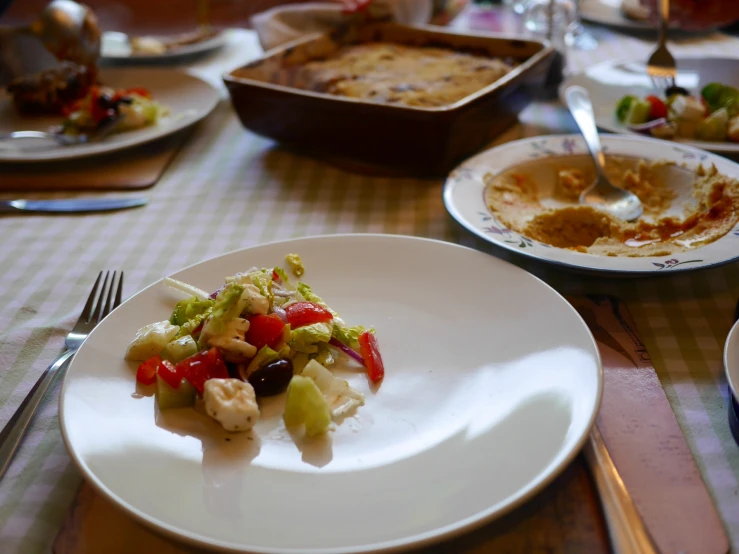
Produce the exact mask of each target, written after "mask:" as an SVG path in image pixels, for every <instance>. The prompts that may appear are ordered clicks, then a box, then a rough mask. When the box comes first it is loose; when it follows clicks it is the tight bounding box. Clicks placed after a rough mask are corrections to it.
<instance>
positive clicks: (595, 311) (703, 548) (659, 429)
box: [569, 296, 729, 554]
mask: <svg viewBox="0 0 739 554" xmlns="http://www.w3.org/2000/svg"><path fill="white" fill-rule="evenodd" d="M569 301H570V303H571V304H572V305H573V306H574V307H575V308H576V309H577V311H578V312H579V313H580V315H581V316H582V317H583V319H584V320H585V322H586V323H587V324H588V327H589V328H590V330H591V331H592V333H593V336H594V337H595V339H596V341H597V342H598V347H599V350H600V353H601V358H602V362H603V400H602V403H601V408H600V413H599V416H598V421H597V426H598V429H599V431H600V433H601V434H602V436H603V441H604V442H605V444H606V446H607V448H608V451H609V453H610V455H611V458H612V460H613V463H614V464H615V466H616V470H617V471H618V473H619V475H620V476H621V478H622V480H623V484H624V486H625V488H626V490H627V491H628V492H629V494H630V496H631V498H632V500H633V503H634V505H635V507H636V509H637V511H638V512H639V514H640V515H641V518H642V521H643V522H644V525H645V526H646V528H647V530H648V532H649V535H650V536H651V537H652V538H653V539H654V542H655V544H656V546H657V549H658V550H659V552H661V553H662V554H724V553H725V552H728V551H729V541H728V538H727V535H726V531H725V529H724V527H723V524H722V522H721V519H720V517H719V514H718V511H717V509H716V506H715V505H714V503H713V500H712V499H711V496H710V494H709V492H708V489H707V488H706V485H705V483H704V482H703V478H702V477H701V474H700V471H699V470H698V466H697V465H696V463H695V459H694V458H693V453H692V452H691V450H690V447H689V446H688V444H687V442H686V440H685V437H684V435H683V432H682V429H681V428H680V425H679V424H678V422H677V418H676V417H675V414H674V412H673V411H672V407H671V406H670V403H669V401H668V400H667V395H666V394H665V391H664V389H663V388H662V384H661V383H660V381H659V378H658V377H657V374H656V372H655V370H654V366H653V365H652V362H651V359H650V357H649V352H648V351H647V348H646V346H645V345H644V343H643V342H642V340H641V338H640V337H639V334H638V331H637V328H636V325H635V323H634V321H633V319H632V317H631V315H630V313H629V311H628V309H627V307H626V305H625V304H624V303H623V302H621V301H620V300H618V299H617V298H613V297H610V296H591V297H586V298H569Z"/></svg>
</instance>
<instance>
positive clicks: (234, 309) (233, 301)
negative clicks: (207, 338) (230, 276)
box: [207, 283, 244, 335]
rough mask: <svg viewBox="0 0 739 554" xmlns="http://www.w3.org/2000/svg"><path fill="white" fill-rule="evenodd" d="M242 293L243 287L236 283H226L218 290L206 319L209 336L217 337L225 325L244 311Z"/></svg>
mask: <svg viewBox="0 0 739 554" xmlns="http://www.w3.org/2000/svg"><path fill="white" fill-rule="evenodd" d="M243 293H244V286H243V285H239V284H238V283H228V284H227V285H226V286H225V287H223V288H222V289H221V290H220V292H219V293H218V296H216V299H215V303H214V304H213V308H212V311H211V314H210V318H209V319H208V323H207V326H208V333H209V334H212V335H217V334H218V333H220V332H222V331H223V329H224V328H225V326H226V323H228V322H229V321H231V320H232V319H233V318H235V317H238V316H239V315H240V314H241V312H242V310H243V309H244V301H243V300H242V298H241V295H242V294H243Z"/></svg>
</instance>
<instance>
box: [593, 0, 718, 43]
mask: <svg viewBox="0 0 739 554" xmlns="http://www.w3.org/2000/svg"><path fill="white" fill-rule="evenodd" d="M595 2H597V3H598V4H600V5H601V6H603V7H604V8H605V9H607V10H608V11H609V12H610V13H612V14H614V18H613V19H606V18H605V17H598V15H597V14H596V15H595V16H594V15H593V12H592V11H589V10H588V9H587V8H586V7H585V6H587V5H588V4H592V3H595ZM581 17H582V19H583V20H584V21H587V22H589V23H595V24H597V25H602V26H604V27H611V28H615V29H628V30H630V31H632V32H634V33H639V34H645V33H647V32H654V33H656V32H657V27H656V26H654V25H652V24H650V23H649V22H648V21H638V20H634V19H629V18H628V17H626V16H625V15H623V14H622V13H621V10H619V9H618V8H614V7H613V6H610V5H608V4H606V3H605V2H603V1H602V0H589V1H588V2H583V7H582V8H581ZM716 30H717V27H710V28H709V29H704V30H686V29H683V28H681V27H680V25H676V24H675V23H673V24H672V25H670V31H671V32H675V33H680V34H681V35H685V36H692V35H705V34H708V33H712V32H715V31H716Z"/></svg>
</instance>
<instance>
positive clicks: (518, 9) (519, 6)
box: [503, 0, 526, 15]
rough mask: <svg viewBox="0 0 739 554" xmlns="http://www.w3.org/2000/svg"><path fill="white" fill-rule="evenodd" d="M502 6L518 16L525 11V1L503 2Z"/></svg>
mask: <svg viewBox="0 0 739 554" xmlns="http://www.w3.org/2000/svg"><path fill="white" fill-rule="evenodd" d="M503 5H504V6H506V7H507V8H510V9H512V10H513V11H514V12H515V13H517V14H518V15H521V14H523V12H524V11H526V0H503Z"/></svg>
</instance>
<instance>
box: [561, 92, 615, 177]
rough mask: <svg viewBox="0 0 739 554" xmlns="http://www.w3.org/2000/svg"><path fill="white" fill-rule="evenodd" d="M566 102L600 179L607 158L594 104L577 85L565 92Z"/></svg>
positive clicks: (586, 93)
mask: <svg viewBox="0 0 739 554" xmlns="http://www.w3.org/2000/svg"><path fill="white" fill-rule="evenodd" d="M565 100H566V102H567V107H568V108H569V109H570V112H571V113H572V117H574V118H575V122H576V123H577V126H578V127H580V132H581V133H582V136H583V138H584V139H585V144H586V145H587V147H588V150H590V153H591V154H592V156H593V159H594V160H595V166H596V170H597V172H598V176H599V177H600V176H602V175H603V174H604V172H605V167H606V158H605V156H604V155H603V148H602V146H601V144H600V138H599V137H598V127H597V126H596V124H595V115H594V114H593V104H592V102H591V101H590V96H589V95H588V91H587V90H585V89H584V88H583V87H581V86H577V85H575V86H571V87H568V88H567V90H566V91H565Z"/></svg>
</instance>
